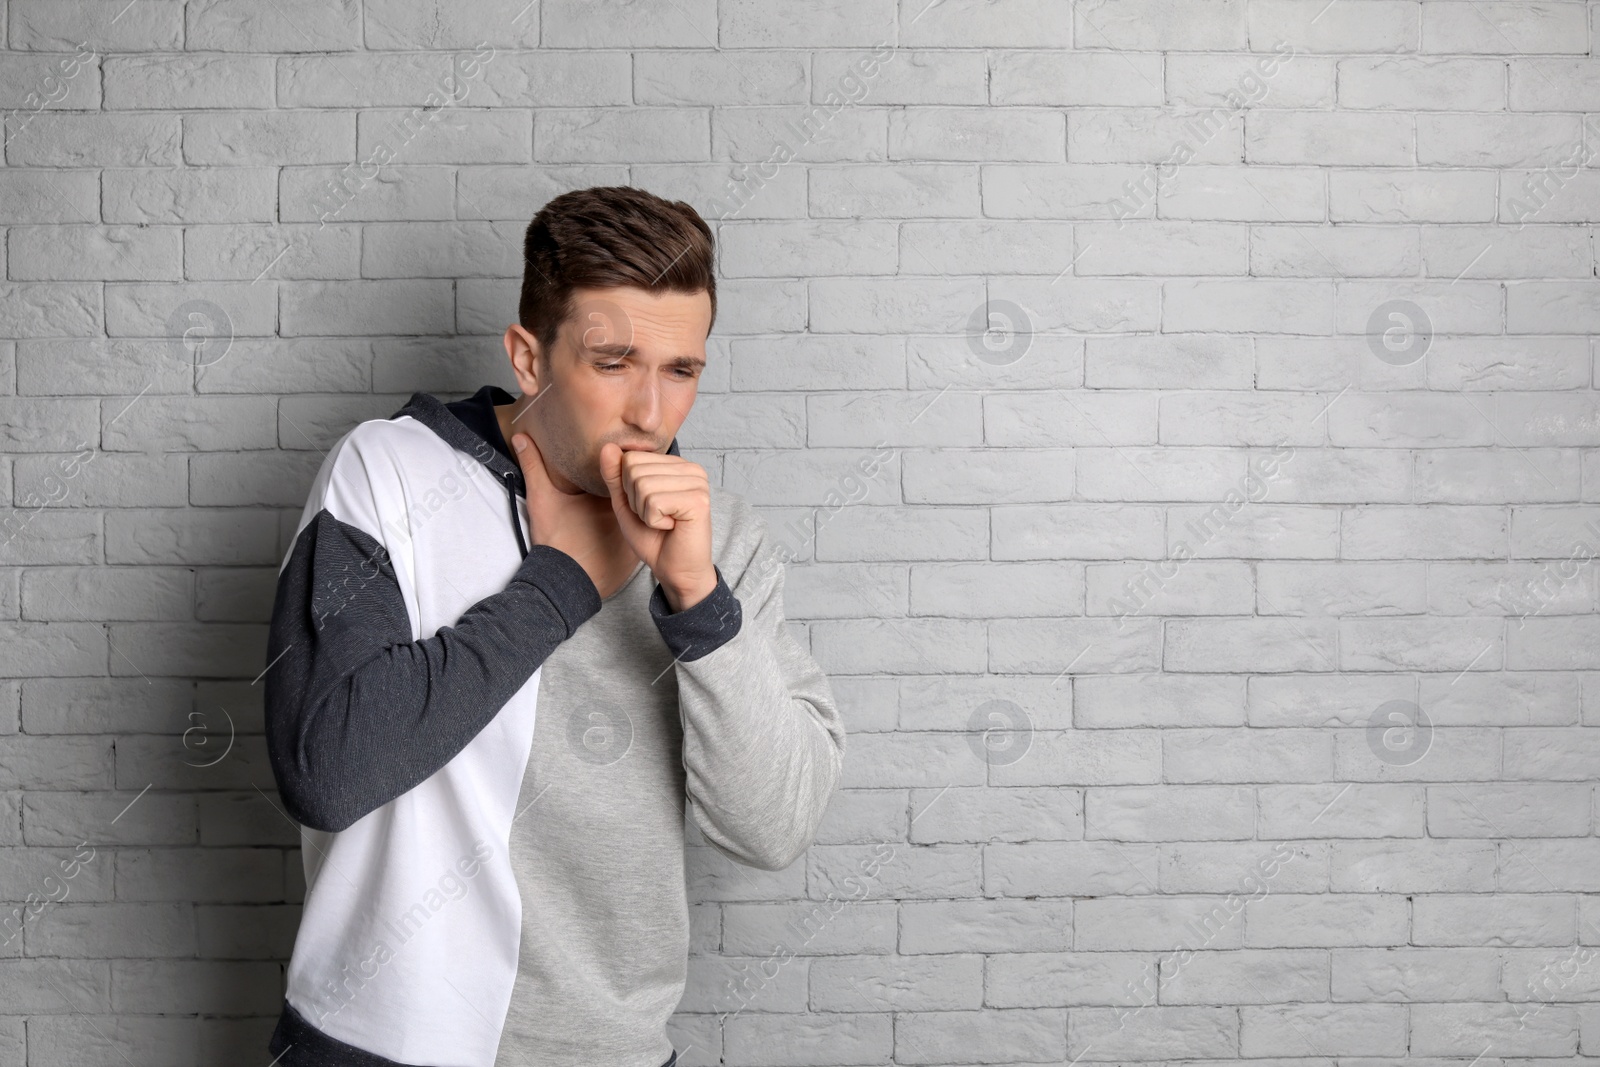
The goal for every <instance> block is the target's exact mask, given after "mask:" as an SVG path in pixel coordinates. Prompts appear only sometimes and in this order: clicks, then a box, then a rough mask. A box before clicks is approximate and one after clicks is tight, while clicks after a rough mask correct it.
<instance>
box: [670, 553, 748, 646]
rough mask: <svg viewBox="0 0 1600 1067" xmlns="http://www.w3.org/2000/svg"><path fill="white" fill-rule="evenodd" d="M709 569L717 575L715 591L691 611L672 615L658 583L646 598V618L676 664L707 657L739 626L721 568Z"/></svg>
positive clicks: (736, 600) (741, 617)
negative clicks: (647, 612)
mask: <svg viewBox="0 0 1600 1067" xmlns="http://www.w3.org/2000/svg"><path fill="white" fill-rule="evenodd" d="M711 568H712V570H714V571H716V572H717V585H716V588H714V589H712V590H711V592H710V593H708V594H706V598H705V599H704V600H702V601H700V602H699V603H698V604H696V605H694V606H693V607H690V608H685V609H684V610H683V611H673V610H672V606H671V605H670V604H668V603H667V594H666V591H665V590H664V589H662V588H661V583H660V582H657V583H656V589H655V592H653V593H651V594H650V617H651V618H652V619H654V620H655V622H656V629H657V630H660V631H661V639H662V640H663V641H665V642H666V643H667V649H668V651H670V652H671V653H672V656H673V658H674V659H675V660H677V661H679V662H683V663H687V662H690V661H693V660H697V659H699V658H701V657H702V656H708V655H710V654H711V653H713V652H715V651H716V650H717V649H719V648H721V647H722V646H723V645H725V644H727V643H728V642H729V641H731V640H733V638H734V637H735V636H736V635H737V634H738V633H739V630H740V627H741V626H742V625H743V622H744V612H743V608H742V605H741V604H740V603H739V598H738V597H736V596H734V595H733V590H732V589H729V588H728V583H727V582H726V581H725V580H724V579H723V577H722V568H721V567H718V566H717V565H716V564H714V563H713V564H712V565H711Z"/></svg>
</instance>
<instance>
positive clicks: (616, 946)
mask: <svg viewBox="0 0 1600 1067" xmlns="http://www.w3.org/2000/svg"><path fill="white" fill-rule="evenodd" d="M713 251H714V249H713V242H712V237H711V233H710V229H709V228H708V227H707V226H706V224H705V222H704V221H703V220H702V219H701V218H700V216H699V215H698V214H696V213H695V211H694V209H693V208H691V207H690V206H689V205H687V204H684V203H682V202H671V203H669V202H667V201H665V200H662V199H660V198H658V197H655V196H652V195H651V194H649V193H646V192H643V191H641V190H637V189H632V188H626V187H603V188H594V189H587V190H581V191H577V192H572V193H567V194H564V195H562V196H559V197H557V198H555V199H554V200H552V201H551V202H550V203H549V204H547V205H546V206H545V208H544V209H543V210H542V211H540V212H539V214H538V215H537V216H536V217H535V218H534V220H533V222H532V224H531V225H530V226H529V227H528V230H527V235H526V238H525V241H524V257H525V261H526V262H525V266H524V276H523V282H522V292H521V299H520V301H519V307H518V320H519V321H518V323H517V324H515V325H512V326H510V327H509V328H508V329H507V330H506V333H505V349H506V353H507V355H508V356H509V358H510V361H511V366H512V371H513V373H514V374H515V376H516V380H517V384H518V386H519V387H520V388H521V390H522V392H523V393H524V395H523V396H522V397H520V398H514V397H512V396H511V395H509V394H508V393H506V392H504V391H503V390H501V389H498V388H496V387H495V386H492V385H490V386H484V387H483V388H482V389H480V390H478V392H477V393H476V394H475V395H473V396H472V397H471V398H470V399H466V400H460V401H455V402H452V403H441V402H440V401H439V400H438V399H437V398H435V397H433V396H431V395H429V394H426V393H417V394H415V395H413V396H412V397H411V400H410V401H409V402H408V403H407V404H406V405H405V406H404V407H402V408H401V409H400V410H399V411H397V412H396V413H395V414H394V415H393V416H391V417H390V418H388V419H373V420H370V421H367V422H363V423H361V424H360V425H358V426H356V427H355V428H354V429H353V430H351V431H350V432H349V433H347V434H346V435H345V436H344V437H343V438H341V439H340V440H339V441H338V442H337V443H336V444H335V445H334V447H333V448H332V449H331V450H330V452H329V454H328V456H327V459H326V460H325V461H324V463H323V465H322V468H321V471H320V472H319V474H318V475H317V478H316V480H315V482H314V484H313V486H312V490H311V495H310V499H309V501H308V503H307V505H306V508H305V512H304V514H303V515H302V517H301V520H300V526H299V529H298V532H297V535H296V538H295V541H294V544H293V546H292V548H291V549H290V551H289V553H288V555H287V557H286V559H285V561H284V564H283V567H282V569H281V571H280V573H279V578H278V586H277V599H276V602H275V604H274V609H273V617H272V625H271V630H270V638H269V643H268V662H269V664H270V667H269V669H268V672H267V675H266V731H267V744H268V752H269V754H270V757H271V761H272V767H273V772H274V774H275V776H276V777H277V781H278V787H279V791H280V793H281V795H282V797H283V800H284V803H285V805H286V807H287V808H288V811H289V813H290V814H291V815H292V816H293V817H294V818H295V819H296V820H297V821H298V822H300V823H301V824H302V825H303V826H304V827H305V830H304V831H303V840H304V845H305V847H304V850H303V852H304V861H305V868H306V900H305V907H304V911H303V915H302V918H301V924H300V930H299V934H298V936H297V938H296V941H295V946H294V954H293V958H292V959H291V961H290V964H289V971H288V989H287V992H286V994H285V1003H284V1006H283V1012H282V1016H281V1018H280V1020H279V1023H278V1027H277V1029H276V1031H275V1032H274V1034H273V1036H272V1041H271V1043H270V1045H269V1048H270V1051H271V1053H272V1055H274V1056H276V1057H278V1059H277V1063H278V1064H281V1065H282V1067H296V1065H313V1064H315V1065H318V1067H336V1065H345V1064H359V1065H362V1067H383V1065H387V1064H421V1065H429V1067H496V1065H538V1067H579V1065H583V1067H602V1065H603V1067H662V1065H663V1064H665V1065H667V1067H671V1065H672V1064H674V1063H675V1061H676V1059H677V1052H676V1051H675V1050H674V1049H673V1048H672V1045H671V1042H670V1041H669V1040H668V1038H667V1036H666V1032H665V1024H666V1022H667V1020H668V1018H669V1017H670V1016H671V1014H672V1012H673V1010H674V1009H675V1008H676V1006H677V1004H678V1001H679V999H680V997H681V995H682V992H683V987H684V981H685V973H686V967H687V954H688V944H689V928H688V907H687V897H686V889H685V879H684V866H685V865H684V839H685V812H684V806H685V801H686V800H687V802H688V808H689V811H690V813H691V815H692V818H693V819H694V822H695V824H696V826H697V827H698V828H699V831H700V833H701V834H703V835H704V837H705V839H706V840H707V841H708V842H709V843H710V845H711V847H712V848H714V849H715V850H717V851H718V852H720V853H722V854H724V855H726V856H728V857H730V858H731V859H732V860H734V861H737V862H739V863H742V864H746V865H749V866H753V867H758V868H761V869H766V870H778V869H782V868H784V867H786V866H788V865H789V864H790V863H792V862H794V861H795V860H796V859H797V858H798V857H799V856H800V855H801V853H802V852H803V851H804V850H805V849H806V847H807V846H808V845H809V844H810V842H811V840H812V838H813V837H814V835H815V832H816V827H817V824H818V822H819V821H820V819H821V818H822V814H823V810H824V808H825V807H826V805H827V802H828V799H829V796H830V794H831V793H832V791H833V789H834V788H835V786H836V785H837V783H838V778H839V771H840V762H841V760H842V758H843V754H844V744H845V735H844V728H843V726H842V724H841V721H840V716H839V711H838V708H837V706H836V704H835V702H834V699H833V696H832V693H831V690H830V687H829V685H828V681H827V678H826V677H825V676H824V675H823V673H822V671H821V670H820V669H819V667H818V666H817V664H816V662H815V661H814V660H813V659H812V658H811V656H810V655H809V654H808V653H807V652H806V651H805V650H804V649H803V648H801V647H800V646H799V645H798V644H797V643H796V642H795V641H794V639H793V637H792V636H791V635H790V634H789V632H788V630H787V624H786V623H785V621H784V615H783V567H782V565H781V560H779V559H777V556H776V549H775V546H774V545H773V543H772V541H771V539H770V537H769V535H768V532H767V527H766V523H765V522H764V521H763V520H762V519H761V518H760V517H759V516H758V515H757V514H756V513H755V512H754V510H753V509H752V508H751V507H750V506H749V505H748V504H747V503H745V502H744V501H743V500H742V499H740V498H739V497H738V496H736V495H735V494H733V493H730V492H728V491H726V490H723V489H721V488H718V487H714V486H711V485H710V484H709V481H708V478H707V475H706V472H705V470H704V469H703V468H701V467H700V466H698V465H696V464H694V463H691V462H689V461H687V460H685V459H683V458H682V457H681V456H680V455H679V452H678V448H677V440H676V435H677V431H678V428H679V427H680V426H681V425H682V423H683V420H684V418H685V416H687V414H688V412H689V409H690V407H691V406H692V405H693V403H694V400H695V395H696V390H697V389H698V385H699V377H700V373H701V371H702V369H703V368H704V366H705V341H706V337H707V335H708V334H709V333H710V329H711V326H712V323H713V322H714V320H715V316H716V282H715V277H714V273H713ZM508 441H510V442H514V447H508ZM524 511H525V512H526V518H524V514H523V513H524ZM525 526H526V531H525V529H524V527H525ZM646 569H648V570H649V571H650V572H651V575H652V576H653V578H654V581H653V582H651V581H648V580H646V579H645V578H644V577H643V572H644V571H645V570H646Z"/></svg>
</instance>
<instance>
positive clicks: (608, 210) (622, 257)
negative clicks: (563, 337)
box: [517, 185, 717, 354]
mask: <svg viewBox="0 0 1600 1067" xmlns="http://www.w3.org/2000/svg"><path fill="white" fill-rule="evenodd" d="M715 254H716V247H715V241H714V239H713V238H712V236H711V227H709V226H707V225H706V222H705V220H704V219H702V218H701V217H700V213H699V212H697V211H696V210H695V209H694V208H693V207H691V206H690V205H689V204H686V203H684V202H683V201H682V200H664V199H662V198H661V197H659V196H656V195H655V194H654V193H648V192H645V191H644V190H643V189H635V188H633V187H632V186H628V185H599V186H594V187H592V188H589V189H575V190H573V191H571V192H568V193H562V194H561V195H560V196H558V197H555V198H554V199H552V200H551V201H550V202H549V203H547V204H545V206H544V207H543V208H541V209H540V210H539V213H538V214H537V215H535V216H534V217H533V221H532V222H530V223H529V224H528V230H527V233H526V234H525V235H524V236H523V239H522V260H523V266H522V296H521V299H520V300H518V302H517V319H518V321H519V322H520V323H521V324H522V328H523V329H525V330H527V331H528V332H529V333H531V334H533V335H534V337H536V338H538V340H539V345H540V347H541V349H542V350H543V352H544V353H545V354H548V353H549V352H550V351H551V349H552V348H553V347H554V345H555V341H556V334H557V333H558V332H559V331H560V328H561V324H562V323H563V322H565V321H566V320H567V316H568V315H570V314H571V313H572V291H573V290H574V289H604V288H610V287H613V286H624V285H626V286H632V287H634V288H638V289H644V290H646V291H647V292H652V293H659V292H667V291H671V292H681V293H697V292H699V291H701V290H702V289H703V290H705V291H706V293H707V294H708V295H709V296H710V297H711V322H712V323H713V324H714V323H715V322H716V321H717V279H716V275H715V273H714V269H715V268H714V264H713V260H714V258H715Z"/></svg>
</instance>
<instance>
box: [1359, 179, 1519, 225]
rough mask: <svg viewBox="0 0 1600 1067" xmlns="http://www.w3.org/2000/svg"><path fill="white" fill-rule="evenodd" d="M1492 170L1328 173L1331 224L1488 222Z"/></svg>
mask: <svg viewBox="0 0 1600 1067" xmlns="http://www.w3.org/2000/svg"><path fill="white" fill-rule="evenodd" d="M1495 179H1496V175H1495V172H1494V171H1492V170H1405V169H1374V170H1362V169H1360V168H1353V169H1348V170H1345V169H1340V170H1334V171H1329V172H1328V218H1329V220H1330V221H1332V222H1489V221H1491V220H1493V219H1494V218H1495V212H1496V200H1495V190H1496V187H1497V186H1496V180H1495Z"/></svg>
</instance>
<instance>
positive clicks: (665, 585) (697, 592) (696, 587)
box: [661, 571, 717, 614]
mask: <svg viewBox="0 0 1600 1067" xmlns="http://www.w3.org/2000/svg"><path fill="white" fill-rule="evenodd" d="M716 587H717V575H716V572H715V571H713V572H712V574H711V576H710V578H698V579H695V580H693V581H690V582H686V583H685V582H662V583H661V595H662V596H664V597H666V598H667V606H668V607H670V608H671V609H672V611H673V613H674V614H676V613H677V612H680V611H688V610H689V609H690V608H692V607H694V606H695V605H696V604H698V603H700V602H701V601H702V600H704V599H705V598H706V597H708V596H710V595H711V592H712V590H714V589H716Z"/></svg>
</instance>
